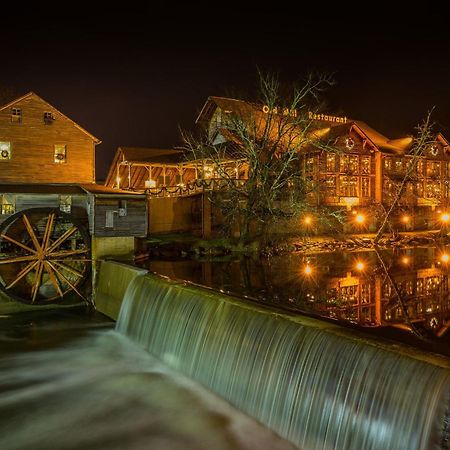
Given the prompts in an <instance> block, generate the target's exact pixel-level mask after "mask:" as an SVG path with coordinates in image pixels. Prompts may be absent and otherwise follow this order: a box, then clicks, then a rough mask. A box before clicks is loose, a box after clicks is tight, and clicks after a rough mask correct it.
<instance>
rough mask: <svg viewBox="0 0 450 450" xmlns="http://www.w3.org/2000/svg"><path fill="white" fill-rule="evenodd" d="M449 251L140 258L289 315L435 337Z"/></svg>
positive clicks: (440, 333)
mask: <svg viewBox="0 0 450 450" xmlns="http://www.w3.org/2000/svg"><path fill="white" fill-rule="evenodd" d="M449 254H450V249H447V248H438V247H427V248H409V249H395V250H389V251H386V250H384V251H380V252H379V253H377V252H375V251H361V252H334V253H320V254H313V255H307V256H306V255H303V254H301V253H291V254H287V255H281V256H275V257H271V258H267V259H264V258H262V259H254V258H240V259H239V258H231V259H229V260H222V261H217V260H216V261H208V260H203V261H199V260H178V261H148V262H147V267H148V268H149V269H150V270H151V271H154V272H157V273H160V274H163V275H167V276H169V277H174V278H180V279H185V280H190V281H193V282H195V283H199V284H205V285H207V286H211V287H215V288H218V289H222V290H225V291H229V292H232V293H236V294H239V295H247V296H251V297H255V298H257V299H259V301H261V302H264V303H268V304H272V305H278V306H281V307H284V308H289V309H292V310H297V311H302V312H307V313H312V314H317V315H320V316H322V317H326V318H330V319H337V320H342V321H344V322H350V323H353V324H358V325H360V326H364V327H390V328H398V329H404V330H408V331H409V332H411V331H412V332H413V333H414V334H416V335H417V336H420V337H422V338H423V337H425V338H427V339H435V338H436V339H441V338H447V336H446V335H447V334H450V333H447V331H448V328H449V327H450V299H449V275H450V262H449V261H448V259H447V258H446V256H448V255H449Z"/></svg>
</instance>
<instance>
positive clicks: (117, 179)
mask: <svg viewBox="0 0 450 450" xmlns="http://www.w3.org/2000/svg"><path fill="white" fill-rule="evenodd" d="M116 185H117V187H118V188H119V187H120V177H117V178H116Z"/></svg>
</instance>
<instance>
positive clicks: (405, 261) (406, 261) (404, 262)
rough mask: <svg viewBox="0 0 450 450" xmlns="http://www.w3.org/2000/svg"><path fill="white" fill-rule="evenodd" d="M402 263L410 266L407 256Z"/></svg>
mask: <svg viewBox="0 0 450 450" xmlns="http://www.w3.org/2000/svg"><path fill="white" fill-rule="evenodd" d="M402 263H403V264H405V266H406V265H407V264H409V258H408V257H407V256H404V257H403V258H402Z"/></svg>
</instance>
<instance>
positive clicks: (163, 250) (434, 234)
mask: <svg viewBox="0 0 450 450" xmlns="http://www.w3.org/2000/svg"><path fill="white" fill-rule="evenodd" d="M375 236H376V234H375V233H372V234H370V233H366V234H352V235H341V236H283V237H280V236H279V235H275V236H272V237H268V238H267V239H266V243H265V244H262V243H261V242H259V241H257V240H254V241H250V242H248V243H244V242H242V241H239V240H233V239H227V238H216V239H209V240H205V239H201V238H198V237H195V236H192V235H189V234H181V233H180V234H161V235H155V236H152V237H150V238H148V239H147V240H146V242H145V245H144V248H143V250H142V251H141V252H140V253H139V254H138V255H137V256H136V257H137V259H145V258H156V259H158V258H167V259H171V258H185V257H220V256H226V255H233V254H257V253H259V254H261V255H262V256H272V255H280V254H283V253H289V252H302V253H305V254H309V253H321V252H334V251H353V250H354V251H360V250H364V249H373V248H374V247H375V244H374V239H375ZM446 244H450V237H449V236H448V235H447V234H445V235H443V234H442V233H441V232H440V231H439V230H434V231H417V232H403V233H398V234H396V235H386V236H385V237H383V238H382V239H381V240H380V241H379V242H378V243H377V245H376V247H377V248H380V249H385V248H396V247H415V246H423V245H446Z"/></svg>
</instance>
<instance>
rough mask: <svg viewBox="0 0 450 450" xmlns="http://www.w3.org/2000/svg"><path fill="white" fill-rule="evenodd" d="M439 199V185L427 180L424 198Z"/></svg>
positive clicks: (437, 182)
mask: <svg viewBox="0 0 450 450" xmlns="http://www.w3.org/2000/svg"><path fill="white" fill-rule="evenodd" d="M440 197H441V183H440V182H439V181H434V180H427V183H426V198H440Z"/></svg>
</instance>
